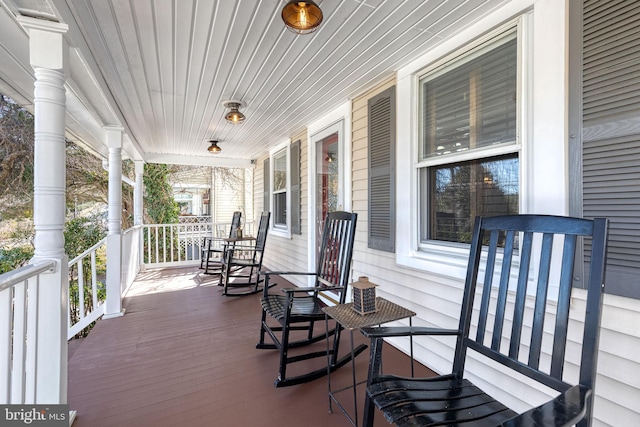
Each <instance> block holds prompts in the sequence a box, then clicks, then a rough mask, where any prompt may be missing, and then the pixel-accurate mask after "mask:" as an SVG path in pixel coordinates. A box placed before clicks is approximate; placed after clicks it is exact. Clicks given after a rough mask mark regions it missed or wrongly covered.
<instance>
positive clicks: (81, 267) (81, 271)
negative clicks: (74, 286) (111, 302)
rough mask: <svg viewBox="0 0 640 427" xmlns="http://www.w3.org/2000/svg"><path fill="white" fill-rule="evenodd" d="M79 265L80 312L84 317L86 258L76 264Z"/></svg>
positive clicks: (81, 316) (80, 316) (81, 317)
mask: <svg viewBox="0 0 640 427" xmlns="http://www.w3.org/2000/svg"><path fill="white" fill-rule="evenodd" d="M76 265H77V266H78V312H79V313H80V315H79V319H78V320H81V319H84V258H81V259H80V261H78V263H77V264H76Z"/></svg>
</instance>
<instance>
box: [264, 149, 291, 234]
mask: <svg viewBox="0 0 640 427" xmlns="http://www.w3.org/2000/svg"><path fill="white" fill-rule="evenodd" d="M283 149H284V150H286V156H285V157H286V164H287V186H286V191H287V208H286V209H287V215H286V222H287V225H286V227H282V226H280V225H276V223H275V220H272V221H270V226H269V234H271V235H274V236H279V237H284V238H286V239H291V140H290V139H287V140H286V141H284V142H282V143H280V144H278V145H276V146H275V147H274V148H272V149H271V150H270V151H269V163H270V167H269V168H270V171H269V181H270V185H269V204H270V205H271V209H270V210H271V211H272V212H273V190H274V182H273V174H274V173H275V169H276V165H275V161H274V158H273V156H274V155H275V154H276V153H279V152H280V151H282V150H283Z"/></svg>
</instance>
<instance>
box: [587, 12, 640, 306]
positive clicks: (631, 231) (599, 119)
mask: <svg viewBox="0 0 640 427" xmlns="http://www.w3.org/2000/svg"><path fill="white" fill-rule="evenodd" d="M583 7H584V8H583V40H582V42H583V105H582V107H583V117H582V120H583V122H582V125H583V133H582V135H583V141H582V142H583V153H582V154H583V214H584V216H585V217H597V216H604V217H607V218H609V220H610V228H609V244H608V252H607V280H606V283H607V287H606V290H607V292H610V293H615V294H619V295H625V296H631V297H634V298H640V3H638V2H637V1H634V0H623V1H611V0H585V1H584V3H583ZM589 250H590V247H589V244H588V242H586V244H585V253H586V254H587V255H589Z"/></svg>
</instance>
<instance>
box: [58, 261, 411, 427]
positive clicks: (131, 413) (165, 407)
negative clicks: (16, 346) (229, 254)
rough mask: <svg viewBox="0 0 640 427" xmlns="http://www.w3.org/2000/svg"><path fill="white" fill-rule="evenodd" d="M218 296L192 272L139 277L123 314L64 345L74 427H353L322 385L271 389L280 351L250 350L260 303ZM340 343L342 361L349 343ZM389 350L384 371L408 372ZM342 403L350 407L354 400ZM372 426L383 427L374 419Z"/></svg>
mask: <svg viewBox="0 0 640 427" xmlns="http://www.w3.org/2000/svg"><path fill="white" fill-rule="evenodd" d="M221 289H222V288H220V287H219V286H217V281H216V280H215V279H214V278H213V277H211V276H204V279H203V276H202V275H201V274H199V270H197V269H196V268H188V269H165V270H155V271H150V272H145V273H141V274H140V275H139V276H138V278H137V280H136V282H135V283H134V285H133V287H132V289H131V290H130V292H129V294H128V296H127V297H126V298H125V300H124V307H125V308H126V315H125V316H123V317H120V318H115V319H109V320H101V321H99V322H98V323H97V324H96V326H95V328H94V329H93V330H92V332H91V333H90V334H89V336H88V337H87V338H85V339H84V340H83V341H82V342H81V343H80V344H79V345H78V344H77V343H72V345H71V346H70V356H69V392H68V396H69V405H70V409H72V410H76V411H77V419H76V421H75V422H74V426H75V427H84V426H92V427H99V426H108V427H114V426H118V427H126V426H141V427H144V426H154V427H160V426H183V427H186V426H227V425H228V426H248V427H250V426H285V427H286V426H335V427H340V426H349V425H350V424H349V423H348V421H347V419H346V418H345V417H344V415H343V414H342V413H341V412H340V410H339V409H337V408H334V412H333V413H329V411H328V407H329V403H328V397H327V390H328V387H327V379H326V377H325V378H321V379H318V380H316V381H313V382H311V383H307V384H301V385H297V386H293V387H286V388H275V387H274V386H273V382H274V380H275V377H276V374H277V365H278V355H277V352H276V351H272V350H257V349H256V348H255V344H256V342H257V339H258V331H259V321H260V306H259V301H258V299H259V296H258V295H251V296H248V297H225V296H222V295H221ZM342 336H343V338H342V341H341V342H342V343H343V344H342V348H341V352H346V351H348V349H349V347H348V338H349V334H348V333H343V334H342ZM354 336H355V337H356V341H357V342H364V337H362V335H361V334H360V333H358V332H356V333H355V334H354ZM323 345H324V344H323ZM385 351H386V354H385V363H386V364H385V367H387V366H395V365H398V366H406V368H407V369H408V366H409V358H408V357H406V356H405V355H403V354H402V353H400V352H398V351H397V350H395V349H393V348H392V347H391V346H387V348H386V350H385ZM321 362H323V361H315V362H312V361H310V362H309V363H310V364H312V363H321ZM305 363H306V362H305ZM367 364H368V352H365V353H363V354H362V355H360V356H359V357H358V358H357V363H356V365H357V372H358V378H359V379H364V378H365V377H366V369H367ZM401 369H404V368H401ZM350 379H351V369H350V365H347V366H345V367H343V368H341V369H340V370H338V371H337V372H336V373H335V374H333V375H332V376H331V380H332V384H333V385H334V388H335V387H336V386H341V385H346V384H348V383H349V381H350ZM362 387H363V386H361V387H360V388H359V390H360V392H359V400H360V405H359V407H360V409H359V411H360V414H359V416H360V417H361V412H362V401H363V392H362ZM340 398H341V401H344V402H345V404H346V406H347V407H348V408H352V405H353V403H352V399H350V393H348V392H343V393H341V394H340ZM360 419H361V418H360ZM376 425H380V426H388V425H389V424H387V422H386V421H385V420H384V418H383V417H382V416H377V419H376Z"/></svg>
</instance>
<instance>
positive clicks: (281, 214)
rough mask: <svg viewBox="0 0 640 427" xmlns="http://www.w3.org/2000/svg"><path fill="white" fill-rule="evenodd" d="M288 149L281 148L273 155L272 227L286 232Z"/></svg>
mask: <svg viewBox="0 0 640 427" xmlns="http://www.w3.org/2000/svg"><path fill="white" fill-rule="evenodd" d="M287 152H288V148H287V147H285V148H282V149H280V150H279V151H277V152H276V153H275V154H273V178H272V180H273V187H272V188H273V191H272V195H271V197H272V206H273V227H274V228H275V229H280V230H287V228H288V227H287V194H288V187H289V186H288V173H287V164H288V161H287V158H288V155H287V154H288V153H287Z"/></svg>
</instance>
